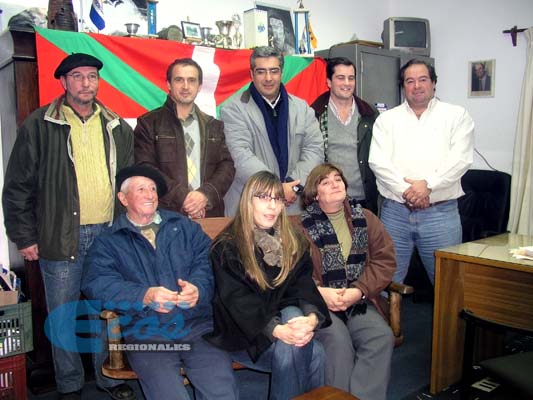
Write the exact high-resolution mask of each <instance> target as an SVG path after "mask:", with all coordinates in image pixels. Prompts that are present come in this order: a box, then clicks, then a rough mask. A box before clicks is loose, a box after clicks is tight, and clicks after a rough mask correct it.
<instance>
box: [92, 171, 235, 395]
mask: <svg viewBox="0 0 533 400" xmlns="http://www.w3.org/2000/svg"><path fill="white" fill-rule="evenodd" d="M117 188H120V192H119V193H118V199H119V200H120V202H121V203H122V204H123V205H124V206H125V207H126V210H127V212H126V213H125V214H123V215H121V216H119V217H118V218H117V219H116V220H115V221H114V223H113V225H112V226H111V227H110V229H109V230H108V231H107V232H104V233H103V234H102V235H100V236H99V237H97V238H96V240H95V242H94V244H93V246H92V247H91V249H90V250H89V252H88V254H87V258H86V260H85V264H84V276H83V281H82V290H83V292H84V293H85V295H86V296H87V297H88V298H89V299H95V300H100V301H102V304H103V306H104V307H105V308H112V309H117V310H120V311H121V313H122V314H123V315H124V316H123V317H122V319H121V324H122V325H123V326H122V330H123V333H124V340H125V342H126V343H127V344H128V348H127V349H128V353H127V354H128V360H129V362H130V365H131V367H132V369H133V370H134V371H135V372H136V373H137V376H138V377H139V380H140V383H141V386H142V388H143V391H144V394H145V396H146V398H147V399H186V398H189V397H188V394H187V391H186V389H185V387H184V385H183V378H181V376H180V373H179V371H180V368H181V367H183V368H184V369H185V371H186V373H187V377H188V378H189V379H190V381H191V382H192V383H193V385H194V386H195V388H196V397H197V398H199V399H236V398H238V394H237V386H236V383H235V377H234V374H233V370H232V368H231V359H230V358H229V356H228V354H227V353H226V352H224V351H222V350H219V349H217V348H215V347H213V346H212V345H210V344H209V343H207V342H206V341H204V340H203V339H202V335H203V334H205V333H207V332H210V331H211V329H212V308H211V300H212V297H213V286H214V285H213V274H212V271H211V267H210V265H209V260H208V250H209V246H210V239H209V238H208V236H207V235H206V234H205V233H203V231H202V230H201V228H200V226H199V225H198V224H196V223H195V222H193V221H191V220H190V219H189V218H187V217H184V216H182V215H180V214H178V213H175V212H170V211H165V210H158V207H157V206H158V198H159V197H161V196H163V195H164V194H165V193H166V191H167V187H166V184H165V181H164V179H163V178H162V176H161V175H160V174H159V172H158V171H156V170H155V169H153V168H150V167H147V166H131V167H127V168H124V169H122V170H121V171H119V173H118V174H117ZM154 344H155V346H154ZM150 345H151V346H150ZM147 348H148V349H150V350H152V349H154V348H155V349H156V351H145V350H146V349H147ZM169 350H170V351H169Z"/></svg>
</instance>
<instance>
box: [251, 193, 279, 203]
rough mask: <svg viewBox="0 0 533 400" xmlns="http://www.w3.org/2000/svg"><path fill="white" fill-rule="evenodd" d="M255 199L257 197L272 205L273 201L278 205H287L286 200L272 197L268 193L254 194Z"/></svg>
mask: <svg viewBox="0 0 533 400" xmlns="http://www.w3.org/2000/svg"><path fill="white" fill-rule="evenodd" d="M254 197H257V198H258V199H259V200H260V201H261V202H262V203H270V202H271V201H272V200H274V202H275V203H276V204H285V198H283V197H272V196H270V195H268V194H266V193H261V194H254Z"/></svg>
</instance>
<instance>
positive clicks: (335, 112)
mask: <svg viewBox="0 0 533 400" xmlns="http://www.w3.org/2000/svg"><path fill="white" fill-rule="evenodd" d="M328 106H329V108H330V109H331V111H332V112H333V115H335V117H336V118H337V119H338V120H339V122H340V123H341V124H343V125H348V124H349V123H350V122H351V121H352V118H353V116H354V114H355V112H356V111H357V105H356V104H355V99H354V98H353V97H352V107H351V110H350V114H349V115H348V118H346V121H343V120H342V119H341V118H340V115H339V109H338V108H337V106H336V105H335V103H334V102H333V99H332V98H331V96H330V98H329V103H328Z"/></svg>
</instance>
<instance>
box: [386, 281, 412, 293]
mask: <svg viewBox="0 0 533 400" xmlns="http://www.w3.org/2000/svg"><path fill="white" fill-rule="evenodd" d="M387 290H388V291H389V292H395V293H398V294H401V295H404V294H411V293H413V292H414V291H415V290H414V289H413V287H412V286H409V285H406V284H404V283H399V282H391V283H390V285H389V287H388V288H387Z"/></svg>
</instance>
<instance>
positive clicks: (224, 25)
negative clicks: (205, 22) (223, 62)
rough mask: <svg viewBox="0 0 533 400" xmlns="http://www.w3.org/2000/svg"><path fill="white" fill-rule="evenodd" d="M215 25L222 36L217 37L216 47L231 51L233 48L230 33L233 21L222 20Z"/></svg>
mask: <svg viewBox="0 0 533 400" xmlns="http://www.w3.org/2000/svg"><path fill="white" fill-rule="evenodd" d="M215 24H216V26H217V28H218V31H219V32H220V35H217V41H216V45H217V46H218V47H222V48H224V49H229V48H230V47H231V38H230V37H229V32H230V29H231V27H232V26H233V21H228V20H220V21H215Z"/></svg>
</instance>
